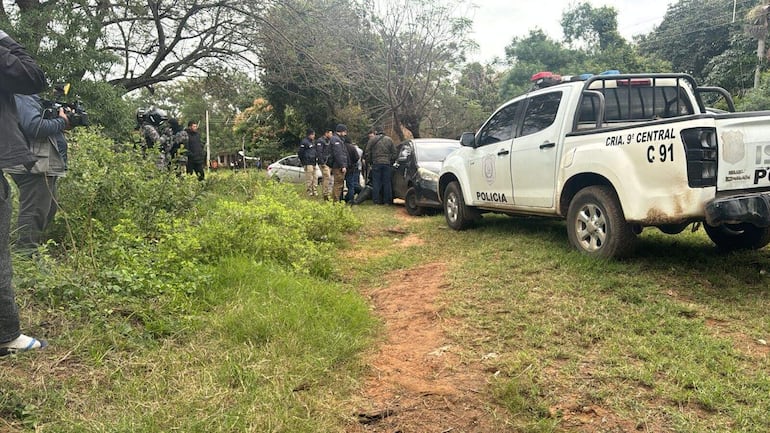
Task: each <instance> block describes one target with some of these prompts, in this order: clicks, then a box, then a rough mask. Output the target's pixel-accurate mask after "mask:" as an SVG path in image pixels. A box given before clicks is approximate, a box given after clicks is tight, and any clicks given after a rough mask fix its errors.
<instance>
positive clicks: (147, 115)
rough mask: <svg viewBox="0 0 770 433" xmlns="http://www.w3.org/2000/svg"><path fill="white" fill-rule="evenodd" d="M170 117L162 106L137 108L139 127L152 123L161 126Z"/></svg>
mask: <svg viewBox="0 0 770 433" xmlns="http://www.w3.org/2000/svg"><path fill="white" fill-rule="evenodd" d="M168 119H169V117H168V115H167V114H166V112H165V111H164V110H161V109H160V108H155V107H150V108H148V109H144V108H140V109H138V110H136V124H137V127H141V126H142V125H152V126H154V127H155V128H159V127H160V126H161V125H162V124H163V123H164V122H166V121H167V120H168Z"/></svg>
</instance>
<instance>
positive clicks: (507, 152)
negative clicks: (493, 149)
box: [497, 149, 511, 156]
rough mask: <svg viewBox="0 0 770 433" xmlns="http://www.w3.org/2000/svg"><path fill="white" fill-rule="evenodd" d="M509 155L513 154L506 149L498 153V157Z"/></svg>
mask: <svg viewBox="0 0 770 433" xmlns="http://www.w3.org/2000/svg"><path fill="white" fill-rule="evenodd" d="M509 153H511V152H509V151H508V150H506V149H501V150H500V151H499V152H497V156H505V155H508V154H509Z"/></svg>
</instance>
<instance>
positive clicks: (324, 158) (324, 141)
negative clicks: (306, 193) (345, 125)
mask: <svg viewBox="0 0 770 433" xmlns="http://www.w3.org/2000/svg"><path fill="white" fill-rule="evenodd" d="M332 134H333V133H332V130H331V129H325V130H324V133H323V135H322V136H320V137H318V140H316V142H315V152H316V156H317V157H318V165H319V167H320V168H321V176H322V180H321V191H322V192H323V197H324V200H329V196H330V195H331V193H332V169H331V155H332V151H331V145H330V143H331V140H332Z"/></svg>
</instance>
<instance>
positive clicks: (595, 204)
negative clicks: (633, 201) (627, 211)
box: [567, 185, 636, 259]
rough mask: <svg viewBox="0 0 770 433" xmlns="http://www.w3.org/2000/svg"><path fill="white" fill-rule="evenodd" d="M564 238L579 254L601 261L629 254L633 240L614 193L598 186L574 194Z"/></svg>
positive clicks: (632, 233)
mask: <svg viewBox="0 0 770 433" xmlns="http://www.w3.org/2000/svg"><path fill="white" fill-rule="evenodd" d="M567 235H568V237H569V241H570V243H571V244H572V245H573V246H574V247H575V248H577V249H578V250H579V251H580V252H582V253H584V254H587V255H589V256H592V257H596V258H601V259H611V258H617V257H623V256H626V255H628V254H630V253H631V251H633V248H634V241H635V240H636V236H635V235H634V232H633V230H632V229H631V225H630V224H628V222H626V219H625V216H624V215H623V209H622V208H621V207H620V202H619V200H618V198H617V195H616V194H615V191H613V190H612V188H610V187H607V186H601V185H596V186H589V187H587V188H584V189H582V190H580V191H578V193H577V194H575V197H574V198H573V199H572V202H571V203H570V206H569V211H568V212H567Z"/></svg>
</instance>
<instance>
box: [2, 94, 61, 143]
mask: <svg viewBox="0 0 770 433" xmlns="http://www.w3.org/2000/svg"><path fill="white" fill-rule="evenodd" d="M14 98H15V100H16V109H17V110H18V112H19V124H20V125H21V129H22V131H24V135H26V136H27V138H30V139H33V138H45V137H48V136H51V135H54V134H56V133H59V132H62V131H64V130H65V129H66V128H67V116H66V114H64V110H63V109H59V117H57V118H55V119H45V118H43V108H42V107H41V105H40V98H38V97H37V96H36V95H15V97H14Z"/></svg>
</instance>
